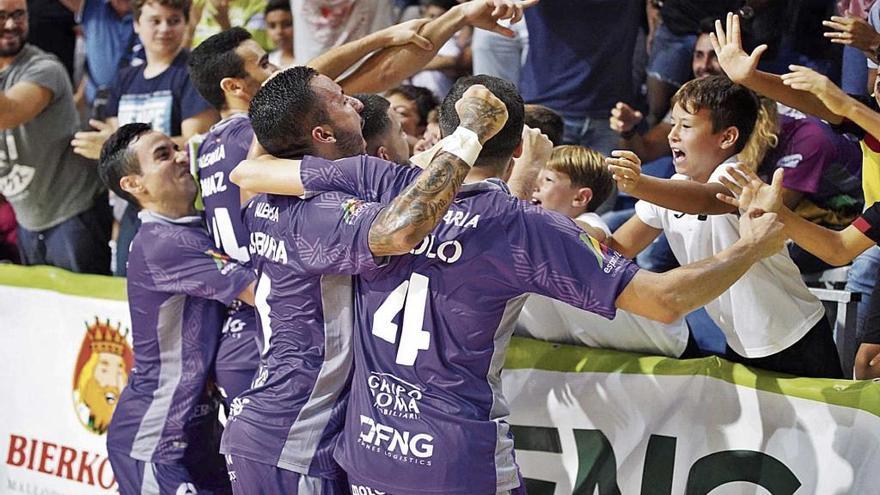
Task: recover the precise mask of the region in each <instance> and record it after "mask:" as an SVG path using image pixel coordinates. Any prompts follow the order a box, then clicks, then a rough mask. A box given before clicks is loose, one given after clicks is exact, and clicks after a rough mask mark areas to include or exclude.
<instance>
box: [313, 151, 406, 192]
mask: <svg viewBox="0 0 880 495" xmlns="http://www.w3.org/2000/svg"><path fill="white" fill-rule="evenodd" d="M421 172H422V169H420V168H418V167H413V166H410V165H398V164H396V163H392V162H387V161H385V160H381V159H379V158H376V157H373V156H368V155H360V156H355V157H351V158H343V159H341V160H325V159H323V158H317V157H314V156H306V157H305V158H303V161H302V166H301V168H300V176H301V177H302V181H303V187H304V189H305V192H306V194H305V196H306V197H309V196H313V195H315V194H318V193H321V192H326V191H339V192H343V193H346V194H351V195H354V196H357V197H359V198H361V199H363V200H365V201H370V202H379V203H388V202H390V201H391V200H392V199H394V198H395V197H396V196H397V195H398V194H400V193H401V192H402V191H403V190H404V189H406V187H407V186H408V185H410V184H411V183H412V182H413V181H414V180H415V179H416V177H418V176H419V174H420V173H421Z"/></svg>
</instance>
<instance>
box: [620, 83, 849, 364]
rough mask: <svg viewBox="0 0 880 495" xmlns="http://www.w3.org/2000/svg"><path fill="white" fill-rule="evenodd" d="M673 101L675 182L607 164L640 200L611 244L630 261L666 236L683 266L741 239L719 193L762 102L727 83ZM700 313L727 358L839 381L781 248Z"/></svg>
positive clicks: (812, 301)
mask: <svg viewBox="0 0 880 495" xmlns="http://www.w3.org/2000/svg"><path fill="white" fill-rule="evenodd" d="M672 103H673V110H672V117H673V128H672V131H671V132H670V133H669V145H670V148H671V149H672V155H673V161H674V164H675V170H676V172H677V173H676V175H675V176H673V178H672V179H656V178H652V177H643V176H641V174H640V162H639V159H638V157H637V156H636V155H635V154H633V153H631V152H628V151H614V152H612V156H613V157H615V158H609V159H608V160H607V161H608V163H609V169H610V170H611V171H612V172H613V173H614V179H615V180H616V181H617V184H618V187H620V189H621V190H623V191H626V192H628V193H630V194H632V195H633V196H635V197H637V198H640V199H641V200H642V201H639V202H638V203H637V204H636V214H635V215H634V216H633V217H632V218H630V219H629V221H627V223H625V224H624V225H623V226H622V227H621V228H620V229H618V230H617V231H616V232H615V233H614V235H613V236H612V237H611V238H609V239H608V245H609V246H610V247H612V248H613V249H616V250H618V251H619V252H620V253H622V254H624V255H625V256H630V257H632V256H635V255H636V254H638V253H639V252H640V251H641V250H642V249H644V248H645V247H646V246H648V245H649V244H650V243H651V241H653V240H654V239H655V238H656V237H657V236H659V235H660V234H661V233H664V232H665V233H666V237H667V239H668V241H669V245H670V247H671V249H672V252H673V254H674V255H675V257H676V258H677V259H678V262H679V263H681V264H682V265H684V264H686V263H691V262H693V261H698V260H702V259H704V258H708V257H710V256H713V255H714V254H717V253H718V252H720V251H721V250H723V249H724V248H726V247H728V246H730V245H731V244H732V243H734V242H735V241H736V240H737V239H739V228H738V220H737V217H736V216H735V215H734V214H733V213H734V211H735V209H734V208H733V207H732V206H730V205H727V204H725V203H722V202H721V201H718V200H717V199H716V198H715V194H716V193H719V192H721V193H723V192H725V191H726V188H725V187H724V186H723V185H722V184H721V183H720V182H719V177H721V176H722V175H723V174H724V173H725V170H726V168H727V166H728V165H731V164H733V163H735V162H736V154H737V153H739V152H740V151H741V150H742V149H743V147H744V146H745V144H746V142H747V141H748V138H749V136H750V134H751V132H752V130H753V129H754V125H755V121H756V119H757V114H758V106H759V103H758V99H757V96H756V95H755V94H754V93H753V92H751V91H750V90H748V89H747V88H745V87H744V86H741V85H738V84H734V83H732V82H731V81H730V80H728V79H727V78H726V77H724V76H710V77H706V78H702V79H698V80H694V81H690V82H688V83H687V84H685V85H684V86H682V87H681V89H679V91H678V92H677V93H676V94H675V96H674V97H673V102H672ZM749 165H751V166H754V164H749ZM648 201H651V203H649V202H648ZM707 214H708V215H707ZM706 311H707V312H708V313H709V316H710V317H711V318H712V320H713V321H714V322H715V323H716V324H717V325H718V326H719V327H720V328H721V330H722V331H723V332H724V334H725V337H726V338H727V357H728V359H730V360H732V361H736V362H740V363H743V364H748V365H751V366H755V367H758V368H764V369H769V370H773V371H779V372H783V373H790V374H794V375H798V376H812V377H827V378H840V377H842V371H841V368H840V360H839V357H838V355H837V349H836V347H835V345H834V341H833V339H832V334H831V327H830V325H829V324H828V321H827V320H826V319H825V317H824V316H825V311H824V308H823V307H822V304H821V302H819V300H818V299H817V298H816V297H815V296H813V295H812V294H811V293H810V291H809V289H807V287H806V285H804V283H803V280H802V279H801V277H800V273H799V271H798V269H797V267H796V266H795V264H794V263H793V262H792V261H791V258H790V257H789V255H788V252H787V251H786V250H784V249H783V250H781V251H780V252H779V253H777V254H776V255H774V256H771V257H769V258H765V259H764V260H762V261H761V262H759V263H757V264H755V265H754V266H753V267H752V268H751V269H749V271H748V272H746V274H745V275H743V277H742V278H741V279H740V280H739V281H737V282H736V283H735V284H734V285H733V286H732V287H731V288H730V289H729V290H728V291H727V292H725V293H724V294H722V295H721V296H720V297H719V298H718V299H716V300H714V301H712V302H711V303H709V304H708V305H706Z"/></svg>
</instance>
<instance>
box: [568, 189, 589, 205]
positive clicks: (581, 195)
mask: <svg viewBox="0 0 880 495" xmlns="http://www.w3.org/2000/svg"><path fill="white" fill-rule="evenodd" d="M592 199H593V190H592V189H590V188H589V187H581V188H578V190H577V192H576V193H575V195H574V198H573V199H572V200H571V205H572V206H574V207H576V208H586V207H587V206H589V204H590V201H591V200H592Z"/></svg>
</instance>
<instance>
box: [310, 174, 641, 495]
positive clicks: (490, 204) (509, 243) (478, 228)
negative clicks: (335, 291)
mask: <svg viewBox="0 0 880 495" xmlns="http://www.w3.org/2000/svg"><path fill="white" fill-rule="evenodd" d="M302 170H303V172H302V175H303V180H304V183H305V186H306V189H307V190H308V191H310V192H314V191H321V190H326V189H337V190H340V191H345V192H355V191H360V192H361V197H362V198H364V199H366V200H368V201H389V200H390V199H391V198H393V197H394V196H396V195H397V194H398V193H400V192H401V191H402V189H403V188H404V187H405V185H406V184H408V183H409V182H411V181H412V180H413V179H414V178H415V177H416V176H417V175H418V174H419V173H420V172H421V171H420V170H419V169H413V168H411V167H397V166H392V165H389V164H387V163H386V162H382V161H381V160H376V159H373V158H371V157H356V158H350V159H343V160H337V161H335V162H328V161H322V160H316V159H309V158H307V159H306V160H304V162H303V167H302ZM637 270H638V268H637V267H636V266H635V265H634V264H632V263H631V262H630V261H628V260H626V259H625V258H623V257H622V256H621V255H620V254H618V253H616V252H614V251H612V250H609V249H608V248H606V247H605V246H603V245H601V244H599V243H598V242H596V241H595V240H594V239H592V238H590V237H589V236H588V235H586V234H585V233H583V232H582V231H581V230H580V229H578V228H577V226H576V225H575V224H574V223H573V222H572V221H571V220H570V219H568V218H566V217H564V216H562V215H559V214H557V213H554V212H551V211H549V210H546V209H543V208H540V207H535V206H532V205H530V204H528V203H526V202H522V201H519V200H517V199H516V198H514V197H512V196H511V195H510V194H509V192H508V190H507V188H506V186H505V185H504V183H503V182H501V181H500V180H497V179H495V180H487V181H482V182H478V183H474V184H467V185H465V186H463V187H462V189H461V192H460V193H459V194H458V196H457V197H456V199H455V202H454V203H453V205H452V206H451V207H450V209H449V211H448V212H447V214H446V215H445V217H444V219H443V221H442V222H441V223H440V225H438V227H437V228H435V229H434V231H433V232H432V233H431V234H429V235H428V236H427V237H426V238H425V239H424V241H423V242H422V243H421V244H420V245H418V246H417V247H416V248H415V249H413V250H412V251H411V252H410V254H409V255H405V256H399V257H395V258H393V259H392V261H391V262H390V263H389V264H388V265H387V266H386V267H383V268H382V269H380V270H377V271H374V272H370V273H365V274H362V275H361V276H360V277H358V278H357V283H356V292H355V305H354V307H355V319H356V327H355V328H356V332H355V346H354V349H355V372H354V377H353V380H352V384H351V392H350V397H349V404H348V412H347V415H346V422H345V430H344V432H343V435H342V437H341V438H340V441H339V443H338V446H337V450H336V459H337V460H338V461H339V463H340V464H341V465H342V466H343V467H344V468H345V470H346V472H348V473H349V476H352V477H353V478H355V479H359V480H363V481H364V482H365V483H367V484H368V485H370V486H373V487H375V488H378V489H379V490H385V491H388V492H391V493H444V494H447V493H454V494H490V493H493V494H494V493H496V492H497V491H505V490H512V489H514V488H516V487H517V486H519V483H520V482H519V479H518V469H517V466H516V463H515V462H514V456H513V439H512V436H511V434H510V432H509V426H508V424H507V421H506V418H507V416H508V414H509V411H508V408H507V404H506V402H505V399H504V397H503V395H502V393H501V367H502V365H503V363H504V355H505V352H506V349H507V344H508V342H509V340H510V337H511V334H512V332H513V329H514V324H515V322H516V319H517V315H518V314H519V311H520V309H521V308H522V305H523V303H524V301H525V298H526V297H527V293H530V292H534V293H537V294H542V295H545V296H548V297H552V298H555V299H559V300H562V301H564V302H566V303H569V304H571V305H574V306H576V307H579V308H582V309H585V310H588V311H592V312H594V313H597V314H600V315H602V316H605V317H607V318H611V317H613V316H614V314H615V311H616V309H615V300H616V299H617V296H618V295H619V294H620V293H621V291H622V290H623V289H624V288H625V287H626V285H627V284H628V283H629V281H630V280H631V279H632V277H633V276H634V275H635V272H636V271H637Z"/></svg>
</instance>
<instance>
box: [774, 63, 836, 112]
mask: <svg viewBox="0 0 880 495" xmlns="http://www.w3.org/2000/svg"><path fill="white" fill-rule="evenodd" d="M788 69H789V70H791V72H789V73H788V74H783V75H782V82H783V84H785V85H786V86H788V87H790V88H792V89H797V90H800V91H807V92H809V93H812V94H813V95H815V96H816V97H817V98H819V99H820V100H822V103H824V104H825V106H826V107H828V110H831V111H832V112H833V113H835V114H837V115H841V116H842V115H846V110H847V106H849V103H850V100H851V98H850V97H849V95H847V94H846V93H844V92H843V90H842V89H840V88H839V87H837V85H836V84H834V83H833V82H831V80H830V79H828V78H827V77H825V76H823V75H822V74H819V73H818V72H816V71H814V70H813V69H810V68H808V67H803V66H800V65H789V66H788Z"/></svg>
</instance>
